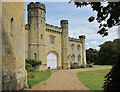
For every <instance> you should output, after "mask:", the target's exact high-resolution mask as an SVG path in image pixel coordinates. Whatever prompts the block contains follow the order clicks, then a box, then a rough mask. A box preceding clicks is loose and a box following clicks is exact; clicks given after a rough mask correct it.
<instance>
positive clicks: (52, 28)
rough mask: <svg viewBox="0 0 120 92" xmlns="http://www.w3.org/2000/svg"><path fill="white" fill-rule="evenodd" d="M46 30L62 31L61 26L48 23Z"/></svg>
mask: <svg viewBox="0 0 120 92" xmlns="http://www.w3.org/2000/svg"><path fill="white" fill-rule="evenodd" d="M46 30H53V31H57V32H62V30H61V27H58V26H54V25H50V24H47V23H46Z"/></svg>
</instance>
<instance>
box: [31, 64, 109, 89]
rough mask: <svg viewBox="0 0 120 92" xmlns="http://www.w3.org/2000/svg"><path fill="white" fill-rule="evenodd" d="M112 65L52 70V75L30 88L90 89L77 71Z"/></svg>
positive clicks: (99, 68)
mask: <svg viewBox="0 0 120 92" xmlns="http://www.w3.org/2000/svg"><path fill="white" fill-rule="evenodd" d="M110 68H111V67H108V66H107V67H94V68H86V69H69V70H51V71H52V75H51V77H50V78H49V79H48V80H47V81H43V82H41V83H39V84H37V85H35V86H34V87H32V89H30V90H89V88H87V87H85V86H84V85H83V84H82V83H81V82H80V81H79V79H78V77H77V75H76V73H77V72H80V71H81V72H82V71H91V70H102V69H110Z"/></svg>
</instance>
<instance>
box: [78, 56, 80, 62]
mask: <svg viewBox="0 0 120 92" xmlns="http://www.w3.org/2000/svg"><path fill="white" fill-rule="evenodd" d="M78 63H80V55H79V56H78Z"/></svg>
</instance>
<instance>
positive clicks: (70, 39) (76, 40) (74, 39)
mask: <svg viewBox="0 0 120 92" xmlns="http://www.w3.org/2000/svg"><path fill="white" fill-rule="evenodd" d="M68 39H69V41H74V42H80V43H81V42H82V40H81V39H77V38H71V37H69V38H68Z"/></svg>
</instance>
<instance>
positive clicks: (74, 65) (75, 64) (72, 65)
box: [70, 63, 78, 69]
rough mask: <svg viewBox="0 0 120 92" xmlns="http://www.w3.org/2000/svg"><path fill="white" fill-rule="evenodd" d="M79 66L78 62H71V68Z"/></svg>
mask: <svg viewBox="0 0 120 92" xmlns="http://www.w3.org/2000/svg"><path fill="white" fill-rule="evenodd" d="M77 67H78V64H77V63H71V64H70V68H71V69H76V68H77Z"/></svg>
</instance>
